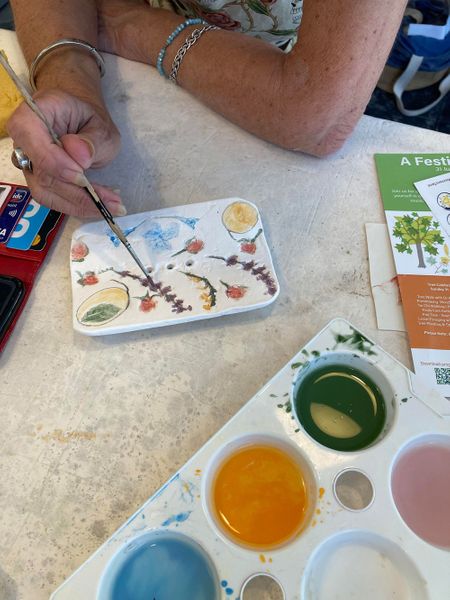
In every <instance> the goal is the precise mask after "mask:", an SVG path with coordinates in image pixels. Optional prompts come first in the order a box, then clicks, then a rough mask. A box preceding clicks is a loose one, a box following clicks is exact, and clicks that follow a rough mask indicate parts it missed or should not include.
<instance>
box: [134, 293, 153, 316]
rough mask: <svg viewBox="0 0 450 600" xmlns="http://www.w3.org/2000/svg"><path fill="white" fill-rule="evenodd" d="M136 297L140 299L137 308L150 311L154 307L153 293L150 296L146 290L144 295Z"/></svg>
mask: <svg viewBox="0 0 450 600" xmlns="http://www.w3.org/2000/svg"><path fill="white" fill-rule="evenodd" d="M136 297H137V298H138V299H139V300H140V301H141V303H140V304H139V310H141V311H142V312H150V311H151V310H153V309H154V308H156V300H153V298H154V297H155V295H153V296H150V294H149V293H148V292H147V293H146V294H145V296H136Z"/></svg>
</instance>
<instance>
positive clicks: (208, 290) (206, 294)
mask: <svg viewBox="0 0 450 600" xmlns="http://www.w3.org/2000/svg"><path fill="white" fill-rule="evenodd" d="M180 273H183V275H186V277H189V279H192V281H195V283H196V284H197V288H198V289H199V290H200V291H201V294H200V299H201V300H202V302H203V304H202V308H203V310H208V311H209V310H211V308H212V307H213V306H215V305H216V296H217V290H216V288H215V287H214V286H213V285H212V283H211V282H210V281H209V279H207V278H206V277H202V276H201V275H195V273H187V272H186V271H180Z"/></svg>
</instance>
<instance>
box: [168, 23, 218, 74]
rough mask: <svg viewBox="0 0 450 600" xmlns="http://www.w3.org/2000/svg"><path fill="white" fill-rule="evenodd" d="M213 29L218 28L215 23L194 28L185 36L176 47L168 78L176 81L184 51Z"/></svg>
mask: <svg viewBox="0 0 450 600" xmlns="http://www.w3.org/2000/svg"><path fill="white" fill-rule="evenodd" d="M213 29H219V28H218V27H216V26H215V25H207V26H206V27H202V28H201V29H194V31H193V32H192V33H191V34H190V35H189V36H188V37H187V38H186V41H185V42H184V44H183V45H182V46H181V47H180V48H179V49H178V52H177V53H176V54H175V58H174V59H173V63H172V69H171V71H170V74H169V79H170V81H172V82H173V83H177V77H178V71H179V69H180V65H181V62H182V60H183V58H184V57H185V55H186V52H187V51H188V50H189V48H191V47H192V46H193V45H194V44H195V42H196V41H197V40H199V39H200V38H201V36H202V35H203V34H204V33H206V32H207V31H211V30H213Z"/></svg>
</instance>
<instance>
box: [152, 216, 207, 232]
mask: <svg viewBox="0 0 450 600" xmlns="http://www.w3.org/2000/svg"><path fill="white" fill-rule="evenodd" d="M155 218H156V219H175V220H176V221H181V222H182V223H184V224H185V225H187V226H188V227H190V228H191V229H195V227H196V225H197V223H198V222H199V221H200V219H197V217H177V216H175V217H155Z"/></svg>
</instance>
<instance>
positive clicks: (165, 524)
mask: <svg viewBox="0 0 450 600" xmlns="http://www.w3.org/2000/svg"><path fill="white" fill-rule="evenodd" d="M190 514H191V511H190V510H189V511H188V512H184V513H178V514H177V515H173V516H172V517H169V518H168V519H166V520H165V521H163V522H162V523H161V525H162V526H163V527H168V526H169V525H172V523H182V522H183V521H186V519H189V515H190Z"/></svg>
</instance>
